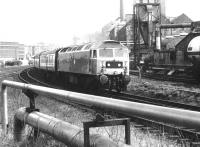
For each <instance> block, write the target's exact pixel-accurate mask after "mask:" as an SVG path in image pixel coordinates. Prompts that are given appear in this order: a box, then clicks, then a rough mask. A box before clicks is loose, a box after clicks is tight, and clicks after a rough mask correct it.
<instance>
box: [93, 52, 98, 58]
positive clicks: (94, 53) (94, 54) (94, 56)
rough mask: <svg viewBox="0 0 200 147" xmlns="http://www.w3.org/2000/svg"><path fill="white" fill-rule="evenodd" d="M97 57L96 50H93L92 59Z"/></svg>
mask: <svg viewBox="0 0 200 147" xmlns="http://www.w3.org/2000/svg"><path fill="white" fill-rule="evenodd" d="M96 57H97V50H93V58H96Z"/></svg>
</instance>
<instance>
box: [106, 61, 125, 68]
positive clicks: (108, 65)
mask: <svg viewBox="0 0 200 147" xmlns="http://www.w3.org/2000/svg"><path fill="white" fill-rule="evenodd" d="M122 67H123V62H106V68H122Z"/></svg>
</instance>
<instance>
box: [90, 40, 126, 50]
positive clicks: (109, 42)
mask: <svg viewBox="0 0 200 147" xmlns="http://www.w3.org/2000/svg"><path fill="white" fill-rule="evenodd" d="M92 48H127V47H126V46H124V45H123V44H121V43H120V42H119V41H115V40H106V41H101V42H97V43H94V45H93V46H92Z"/></svg>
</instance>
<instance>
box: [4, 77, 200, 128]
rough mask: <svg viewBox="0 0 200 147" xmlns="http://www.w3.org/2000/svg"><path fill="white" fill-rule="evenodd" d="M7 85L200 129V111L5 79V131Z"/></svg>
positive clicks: (6, 120)
mask: <svg viewBox="0 0 200 147" xmlns="http://www.w3.org/2000/svg"><path fill="white" fill-rule="evenodd" d="M7 86H9V87H13V88H18V89H23V90H31V91H33V92H35V93H37V94H40V95H44V96H46V95H52V96H56V97H60V98H62V99H64V100H66V101H68V102H69V101H73V102H78V103H82V104H86V105H88V104H90V105H92V106H94V107H98V108H102V109H103V110H112V111H117V112H120V113H124V114H126V115H127V116H130V117H133V116H138V117H142V118H146V119H150V120H154V121H160V122H164V123H169V124H174V125H177V126H183V127H185V128H188V129H196V130H200V112H196V111H190V110H182V109H176V108H168V107H161V106H155V105H150V104H142V103H137V102H128V101H123V100H117V99H111V98H106V97H101V96H94V95H87V94H81V93H76V92H70V91H65V90H58V89H53V88H47V87H42V86H36V85H31V84H24V83H19V82H13V81H8V80H4V81H3V82H2V88H1V95H2V96H1V101H0V102H1V103H0V104H1V107H0V108H1V109H2V110H1V117H2V119H1V121H2V122H3V131H4V132H6V130H7V126H8V112H7Z"/></svg>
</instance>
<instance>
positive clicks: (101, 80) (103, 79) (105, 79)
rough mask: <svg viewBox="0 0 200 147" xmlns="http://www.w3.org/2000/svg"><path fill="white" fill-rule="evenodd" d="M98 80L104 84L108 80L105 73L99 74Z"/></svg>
mask: <svg viewBox="0 0 200 147" xmlns="http://www.w3.org/2000/svg"><path fill="white" fill-rule="evenodd" d="M100 82H101V84H102V85H104V84H106V83H107V82H108V77H107V76H106V75H101V76H100Z"/></svg>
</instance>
